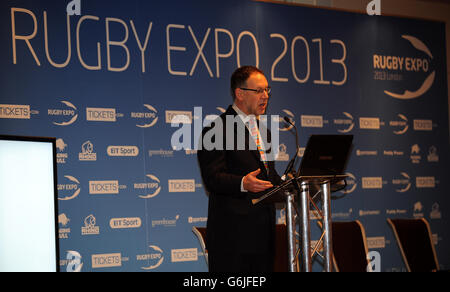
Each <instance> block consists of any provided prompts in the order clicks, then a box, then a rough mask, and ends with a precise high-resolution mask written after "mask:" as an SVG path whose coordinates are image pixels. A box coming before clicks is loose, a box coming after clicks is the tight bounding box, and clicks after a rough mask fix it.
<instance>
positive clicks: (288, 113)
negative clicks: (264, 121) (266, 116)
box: [273, 109, 295, 132]
mask: <svg viewBox="0 0 450 292" xmlns="http://www.w3.org/2000/svg"><path fill="white" fill-rule="evenodd" d="M283 113H284V114H285V116H287V117H289V118H290V119H291V122H292V124H293V125H295V120H294V117H295V116H294V114H293V113H292V112H291V111H290V110H287V109H284V110H283ZM273 118H274V119H276V118H278V122H279V124H280V127H279V130H280V131H282V132H287V131H290V130H291V129H292V128H294V126H293V125H291V124H289V123H286V122H285V121H284V118H282V117H278V116H274V117H273ZM281 125H284V126H283V127H282V126H281Z"/></svg>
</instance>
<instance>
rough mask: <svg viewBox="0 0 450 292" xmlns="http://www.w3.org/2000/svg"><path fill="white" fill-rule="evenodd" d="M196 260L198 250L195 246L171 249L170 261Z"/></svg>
mask: <svg viewBox="0 0 450 292" xmlns="http://www.w3.org/2000/svg"><path fill="white" fill-rule="evenodd" d="M196 261H198V250H197V249H196V248H186V249H172V251H171V262H172V263H179V262H196Z"/></svg>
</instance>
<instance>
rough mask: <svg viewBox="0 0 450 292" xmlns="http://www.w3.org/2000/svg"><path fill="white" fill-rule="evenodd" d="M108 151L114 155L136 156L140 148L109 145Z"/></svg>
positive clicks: (109, 154)
mask: <svg viewBox="0 0 450 292" xmlns="http://www.w3.org/2000/svg"><path fill="white" fill-rule="evenodd" d="M106 153H108V156H112V157H136V156H138V155H139V148H138V147H136V146H108V148H107V149H106Z"/></svg>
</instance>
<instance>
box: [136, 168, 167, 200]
mask: <svg viewBox="0 0 450 292" xmlns="http://www.w3.org/2000/svg"><path fill="white" fill-rule="evenodd" d="M145 177H146V179H147V181H146V182H143V183H135V184H134V189H135V190H138V191H139V192H141V193H143V192H145V193H146V194H145V195H143V194H139V195H138V196H139V198H142V199H150V198H154V197H156V196H157V195H158V194H159V193H160V192H161V182H160V181H159V178H157V177H156V176H154V175H153V174H147V175H146V176H145Z"/></svg>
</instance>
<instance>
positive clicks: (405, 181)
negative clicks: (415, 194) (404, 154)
mask: <svg viewBox="0 0 450 292" xmlns="http://www.w3.org/2000/svg"><path fill="white" fill-rule="evenodd" d="M400 174H401V176H402V178H401V179H393V180H392V184H393V185H396V186H399V187H400V188H399V189H396V190H395V191H396V192H397V193H405V192H407V191H409V189H410V188H411V181H410V179H411V178H410V177H409V175H408V174H407V173H406V172H401V173H400ZM401 186H403V187H401Z"/></svg>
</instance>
